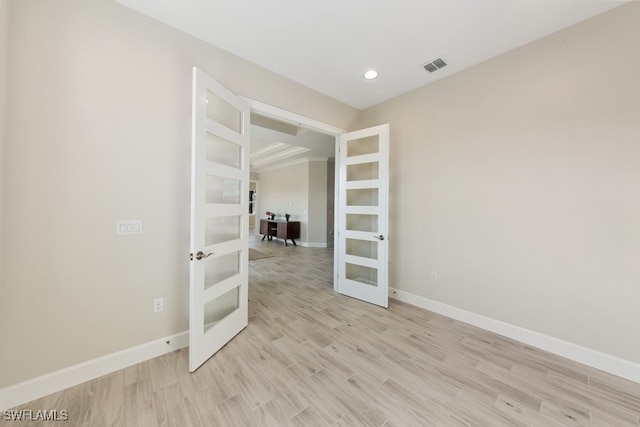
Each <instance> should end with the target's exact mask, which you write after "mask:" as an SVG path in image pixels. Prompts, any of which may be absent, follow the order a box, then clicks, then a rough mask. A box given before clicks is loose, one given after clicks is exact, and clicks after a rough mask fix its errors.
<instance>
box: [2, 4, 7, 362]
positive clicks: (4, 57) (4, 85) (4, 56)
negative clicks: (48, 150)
mask: <svg viewBox="0 0 640 427" xmlns="http://www.w3.org/2000/svg"><path fill="white" fill-rule="evenodd" d="M8 37H9V3H8V2H7V0H0V242H2V240H3V239H2V226H1V225H2V219H3V216H4V182H5V178H4V171H5V166H4V156H3V153H4V128H5V126H4V118H5V102H6V98H7V96H6V89H7V46H8ZM2 270H3V268H2V244H0V271H2ZM2 283H3V280H2V274H0V300H1V299H2V288H3V286H2ZM0 333H2V326H1V325H0ZM0 363H2V359H0Z"/></svg>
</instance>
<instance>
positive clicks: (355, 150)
mask: <svg viewBox="0 0 640 427" xmlns="http://www.w3.org/2000/svg"><path fill="white" fill-rule="evenodd" d="M379 146H380V144H379V138H378V135H372V136H366V137H364V138H358V139H352V140H350V141H347V157H354V156H363V155H365V154H375V153H378V151H379Z"/></svg>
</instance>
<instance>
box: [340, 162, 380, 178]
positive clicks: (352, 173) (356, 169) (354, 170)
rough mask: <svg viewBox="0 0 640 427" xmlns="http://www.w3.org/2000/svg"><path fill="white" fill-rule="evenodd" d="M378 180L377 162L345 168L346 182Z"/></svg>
mask: <svg viewBox="0 0 640 427" xmlns="http://www.w3.org/2000/svg"><path fill="white" fill-rule="evenodd" d="M367 179H378V162H371V163H358V164H355V165H348V166H347V181H363V180H367Z"/></svg>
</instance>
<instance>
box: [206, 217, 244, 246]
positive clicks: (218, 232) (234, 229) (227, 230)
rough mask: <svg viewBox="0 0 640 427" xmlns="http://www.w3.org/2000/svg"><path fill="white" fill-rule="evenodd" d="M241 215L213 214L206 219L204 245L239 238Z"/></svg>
mask: <svg viewBox="0 0 640 427" xmlns="http://www.w3.org/2000/svg"><path fill="white" fill-rule="evenodd" d="M241 224H242V217H241V216H240V215H237V216H214V217H211V218H207V219H206V231H205V237H204V244H205V245H206V246H211V245H215V244H216V243H222V242H228V241H230V240H236V239H239V238H240V237H241V236H242V234H241V231H240V230H241V229H242V228H241Z"/></svg>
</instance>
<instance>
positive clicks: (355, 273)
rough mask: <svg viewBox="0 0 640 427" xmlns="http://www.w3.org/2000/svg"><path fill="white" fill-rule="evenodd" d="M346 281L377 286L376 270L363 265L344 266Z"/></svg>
mask: <svg viewBox="0 0 640 427" xmlns="http://www.w3.org/2000/svg"><path fill="white" fill-rule="evenodd" d="M346 272H347V279H349V280H353V281H355V282H358V283H363V284H365V285H370V286H374V287H375V286H378V270H376V269H375V268H371V267H365V266H364V265H357V264H349V263H347V264H346Z"/></svg>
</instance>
